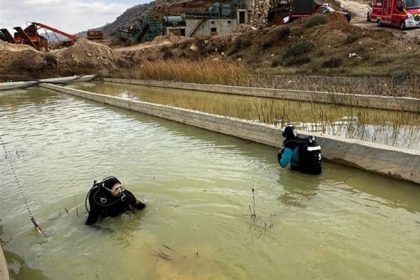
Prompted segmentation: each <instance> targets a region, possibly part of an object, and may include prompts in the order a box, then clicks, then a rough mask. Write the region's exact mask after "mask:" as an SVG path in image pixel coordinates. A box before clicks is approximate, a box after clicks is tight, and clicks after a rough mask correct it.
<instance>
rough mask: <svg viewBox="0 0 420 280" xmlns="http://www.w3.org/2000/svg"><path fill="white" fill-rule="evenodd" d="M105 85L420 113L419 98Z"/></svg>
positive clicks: (171, 84) (200, 86) (166, 83)
mask: <svg viewBox="0 0 420 280" xmlns="http://www.w3.org/2000/svg"><path fill="white" fill-rule="evenodd" d="M104 81H106V82H113V83H123V84H134V85H143V86H153V87H164V88H174V89H185V90H197V91H207V92H216V93H223V94H235V95H245V96H255V97H266V98H277V99H286V100H295V101H306V102H316V103H326V104H337V105H348V106H357V107H364V108H373V109H384V110H395V111H405V112H415V113H419V112H420V99H418V98H411V97H391V96H375V95H373V96H372V95H361V94H344V93H328V92H319V91H301V90H287V89H272V88H253V87H238V86H225V85H209V84H192V83H180V82H173V81H150V80H129V79H114V78H104Z"/></svg>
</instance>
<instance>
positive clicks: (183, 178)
mask: <svg viewBox="0 0 420 280" xmlns="http://www.w3.org/2000/svg"><path fill="white" fill-rule="evenodd" d="M0 135H1V137H2V139H3V141H4V142H5V143H6V147H7V149H8V151H9V154H10V157H11V161H12V164H13V166H14V168H15V171H16V175H17V177H18V178H19V181H20V183H21V185H22V186H23V190H24V193H25V195H26V197H27V198H28V201H29V205H30V208H31V210H32V211H33V213H34V215H35V217H36V218H37V221H38V223H39V224H41V226H42V227H43V228H44V230H45V231H46V232H47V234H48V237H46V238H44V237H40V236H38V235H37V234H36V233H35V232H34V230H33V227H32V225H31V224H30V222H29V219H28V214H27V212H26V209H25V206H24V203H23V198H22V196H21V194H20V192H19V189H18V187H17V183H16V181H15V180H14V177H13V175H12V172H11V168H10V166H9V164H8V161H7V160H6V158H5V155H4V152H3V150H1V152H0V174H1V183H0V218H1V221H0V238H1V240H2V245H3V249H4V250H5V254H6V258H7V261H8V262H9V267H10V270H11V274H12V276H13V278H14V279H146V280H148V279H150V280H154V279H267V280H272V279H417V278H418V275H419V274H420V268H419V266H418V260H419V259H420V234H419V232H420V188H419V187H418V186H414V185H411V184H408V183H404V182H399V181H394V180H391V179H388V178H384V177H382V176H377V175H373V174H371V173H367V172H362V171H359V170H355V169H351V168H345V167H341V166H338V165H333V164H328V163H325V165H324V173H323V175H321V176H319V177H313V176H308V175H302V174H299V173H294V172H290V171H288V170H281V169H280V168H279V167H278V164H277V163H276V159H275V154H276V150H275V149H274V148H271V147H268V146H264V145H258V144H255V143H250V142H247V141H243V140H240V139H236V138H233V137H228V136H223V135H220V134H216V133H212V132H209V131H205V130H201V129H198V128H194V127H189V126H185V125H181V124H177V123H174V122H170V121H165V120H161V119H156V118H152V117H148V116H145V115H141V114H138V113H133V112H130V111H125V110H120V109H116V108H113V107H109V106H104V105H102V104H99V103H94V102H91V101H87V100H83V99H80V98H77V97H73V96H68V95H64V94H58V93H55V92H50V91H46V90H40V89H32V90H30V91H19V92H10V93H1V94H0ZM110 174H113V175H115V176H117V177H118V178H119V179H121V180H122V181H123V184H124V185H125V186H126V188H128V189H129V190H131V191H132V192H133V193H134V194H135V195H136V196H137V197H138V198H140V199H141V200H143V201H145V202H146V203H147V209H146V210H145V211H144V212H140V213H136V214H126V215H124V216H122V217H121V218H114V219H106V220H104V221H103V222H102V223H101V225H102V227H103V228H104V229H102V230H97V229H92V228H90V227H86V226H84V225H83V223H84V220H85V218H86V211H85V210H84V206H83V203H84V199H85V195H86V192H87V191H88V189H89V188H90V185H91V183H92V181H93V180H95V179H101V178H103V177H105V176H107V175H110ZM252 188H255V211H256V219H252V218H251V217H250V210H249V207H250V205H251V206H252V204H253V202H252V201H253V199H252V191H251V190H252ZM76 205H77V211H76V208H75V207H76ZM63 207H66V208H67V209H69V210H70V212H69V214H66V213H65V210H63V209H62V208H63ZM60 209H62V210H61V211H60ZM77 212H79V216H77ZM59 213H60V214H59Z"/></svg>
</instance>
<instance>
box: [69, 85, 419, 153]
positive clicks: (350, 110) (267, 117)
mask: <svg viewBox="0 0 420 280" xmlns="http://www.w3.org/2000/svg"><path fill="white" fill-rule="evenodd" d="M72 87H75V88H80V89H84V90H89V91H92V92H97V93H102V94H107V95H112V96H119V97H124V98H130V99H135V100H141V101H146V102H152V103H159V104H164V105H171V106H176V107H180V108H186V109H192V110H198V111H202V112H207V113H211V114H219V115H225V116H232V117H236V118H241V119H248V120H254V121H259V122H264V123H269V124H274V125H278V126H284V125H285V124H289V123H293V124H294V125H295V126H296V127H299V128H302V129H304V130H306V131H311V132H314V131H317V132H322V133H326V134H330V135H338V136H343V137H347V138H353V139H360V140H365V141H370V142H375V143H381V144H385V145H392V146H398V147H405V148H411V149H417V150H420V141H418V140H419V139H420V115H419V114H415V113H407V112H394V111H386V110H375V109H363V108H358V107H350V106H337V105H326V104H317V103H310V102H306V103H304V102H297V101H287V100H279V99H269V98H256V97H247V96H233V95H223V94H216V93H208V92H198V91H188V90H176V89H165V88H153V87H145V86H138V85H125V84H113V83H103V82H97V83H94V84H93V83H89V84H87V83H84V84H83V83H80V84H75V85H72Z"/></svg>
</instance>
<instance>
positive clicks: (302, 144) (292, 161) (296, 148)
mask: <svg viewBox="0 0 420 280" xmlns="http://www.w3.org/2000/svg"><path fill="white" fill-rule="evenodd" d="M282 135H283V137H285V140H284V141H283V147H282V149H281V150H280V151H279V153H278V154H277V161H278V162H279V164H280V166H281V167H283V168H286V167H287V166H289V165H290V169H291V170H299V171H300V172H302V173H308V174H314V175H318V174H320V173H321V171H322V164H321V146H319V145H318V143H317V142H316V138H315V137H314V136H308V137H306V138H300V137H299V136H298V134H297V131H296V129H295V127H294V126H291V125H288V126H286V127H285V128H284V131H283V133H282Z"/></svg>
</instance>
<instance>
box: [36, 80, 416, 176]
mask: <svg viewBox="0 0 420 280" xmlns="http://www.w3.org/2000/svg"><path fill="white" fill-rule="evenodd" d="M41 87H44V88H47V89H51V90H56V91H59V92H63V93H67V94H72V95H76V96H80V97H83V98H87V99H90V100H94V101H97V102H101V103H105V104H109V105H113V106H117V107H121V108H125V109H128V110H133V111H137V112H141V113H144V114H148V115H152V116H156V117H161V118H164V119H168V120H172V121H176V122H180V123H184V124H188V125H193V126H196V127H201V128H204V129H207V130H211V131H216V132H219V133H223V134H227V135H232V136H236V137H239V138H243V139H247V140H251V141H254V142H257V143H262V144H266V145H269V146H273V147H279V146H280V145H281V142H282V139H283V138H282V136H281V130H280V129H279V128H275V127H273V126H270V125H266V124H260V123H253V122H250V121H245V120H240V119H234V118H230V117H224V116H219V115H212V114H207V113H202V112H197V111H191V110H185V109H180V108H176V107H171V106H165V105H159V104H152V103H147V102H141V101H135V100H130V99H125V98H119V97H113V96H106V95H102V94H96V93H91V92H87V91H82V90H76V89H71V88H64V87H60V86H56V85H51V84H42V85H41ZM314 135H316V136H317V137H318V141H319V143H320V144H321V146H322V155H323V157H324V158H326V159H328V160H330V161H332V162H336V163H340V164H344V165H350V166H355V167H358V168H361V169H364V170H369V171H372V172H376V173H380V174H384V175H387V176H390V177H394V178H399V179H403V180H407V181H411V182H415V183H417V184H420V172H419V166H420V152H419V151H415V150H409V149H398V148H394V147H389V146H385V145H380V144H374V143H369V142H363V141H358V140H351V139H344V138H341V137H333V136H325V135H318V134H314ZM274 156H275V155H273V157H274Z"/></svg>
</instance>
